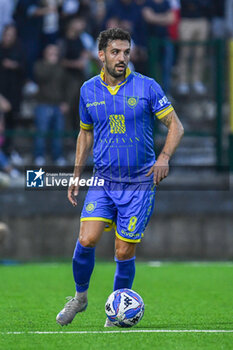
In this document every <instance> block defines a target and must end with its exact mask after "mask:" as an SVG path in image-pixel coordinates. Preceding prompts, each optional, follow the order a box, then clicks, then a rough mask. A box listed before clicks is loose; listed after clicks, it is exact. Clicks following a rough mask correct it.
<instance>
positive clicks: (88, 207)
mask: <svg viewBox="0 0 233 350" xmlns="http://www.w3.org/2000/svg"><path fill="white" fill-rule="evenodd" d="M96 206H97V202H90V203H87V205H86V207H85V210H86V212H87V213H89V214H90V213H92V212H93V211H94V210H95V208H96Z"/></svg>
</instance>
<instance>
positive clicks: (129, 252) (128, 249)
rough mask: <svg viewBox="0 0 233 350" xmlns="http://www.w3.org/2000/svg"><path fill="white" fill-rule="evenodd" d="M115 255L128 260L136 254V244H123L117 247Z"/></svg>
mask: <svg viewBox="0 0 233 350" xmlns="http://www.w3.org/2000/svg"><path fill="white" fill-rule="evenodd" d="M115 256H116V258H117V260H128V259H131V258H133V257H134V256H135V245H122V246H119V247H116V249H115Z"/></svg>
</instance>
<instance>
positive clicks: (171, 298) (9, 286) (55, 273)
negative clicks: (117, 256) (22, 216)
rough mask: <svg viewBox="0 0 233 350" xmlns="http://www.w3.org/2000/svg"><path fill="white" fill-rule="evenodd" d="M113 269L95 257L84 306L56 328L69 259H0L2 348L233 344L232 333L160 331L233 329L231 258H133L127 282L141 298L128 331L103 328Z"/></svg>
mask: <svg viewBox="0 0 233 350" xmlns="http://www.w3.org/2000/svg"><path fill="white" fill-rule="evenodd" d="M114 269H115V266H114V264H113V263H103V262H97V264H96V266H95V270H94V273H93V278H92V280H91V285H90V290H89V306H88V308H87V310H86V312H84V313H82V314H78V315H77V316H76V318H75V319H74V321H73V322H72V324H70V325H69V326H67V327H63V328H62V327H60V326H59V325H57V324H56V322H55V318H56V314H57V313H58V312H59V311H60V310H61V309H62V307H63V305H64V303H65V296H69V295H73V293H74V284H73V279H72V270H71V264H66V263H58V264H22V265H17V266H0V312H1V315H0V349H1V350H14V349H17V350H21V349H23V350H30V349H35V350H40V349H45V350H50V349H51V350H53V349H54V350H55V349H56V350H57V349H64V350H68V349H79V350H92V349H93V350H100V349H101V350H103V349H108V350H109V349H111V350H117V349H119V350H125V349H129V350H131V349H133V350H134V349H135V350H139V349H140V350H141V349H142V350H143V349H148V350H153V349H158V350H196V349H198V350H200V349H208V350H218V349H224V350H225V349H226V350H231V349H233V333H232V332H225V333H220V332H219V333H218V332H213V333H207V332H203V333H195V332H191V333H187V332H177V333H175V332H161V330H170V331H172V330H173V331H174V330H179V331H182V330H228V331H231V330H233V288H232V277H233V264H230V263H211V264H208V263H206V264H189V263H164V264H161V266H159V267H156V266H150V265H149V264H148V263H139V262H138V263H137V273H136V279H135V283H134V286H133V289H134V290H135V291H137V292H138V293H139V294H140V295H141V296H142V297H143V299H144V302H145V315H144V317H143V319H142V321H141V322H140V323H139V324H138V325H137V326H135V327H133V328H131V329H130V330H129V331H130V332H128V333H115V334H114V333H112V331H119V330H122V329H120V328H117V327H116V328H115V327H114V328H111V329H105V328H104V327H103V325H104V322H105V312H104V304H105V301H106V299H107V297H108V295H109V294H110V293H111V291H112V284H113V276H114ZM131 330H132V331H133V330H137V331H139V332H137V333H134V332H131ZM141 330H142V331H151V330H157V331H159V332H156V333H150V332H140V331H141ZM35 331H41V332H47V331H50V332H61V331H63V332H71V331H76V332H79V331H88V332H89V333H81V334H67V333H65V334H64V333H52V334H34V333H33V332H35ZM94 331H96V333H91V332H94ZM103 331H107V332H108V331H111V332H110V333H108V334H106V333H102V332H103ZM7 332H21V333H20V334H12V333H10V334H7ZM30 332H32V333H30Z"/></svg>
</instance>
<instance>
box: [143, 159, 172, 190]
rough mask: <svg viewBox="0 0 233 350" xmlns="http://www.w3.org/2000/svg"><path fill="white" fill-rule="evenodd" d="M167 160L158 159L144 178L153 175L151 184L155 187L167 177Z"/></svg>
mask: <svg viewBox="0 0 233 350" xmlns="http://www.w3.org/2000/svg"><path fill="white" fill-rule="evenodd" d="M168 161H169V160H168V159H164V158H162V157H158V160H157V161H156V163H155V164H154V165H153V166H152V167H151V168H150V170H149V171H148V173H147V174H146V176H150V175H151V174H153V173H154V176H153V182H154V184H155V185H156V186H157V185H158V184H159V183H160V182H161V181H162V180H163V179H165V178H166V177H167V176H168V173H169V163H168Z"/></svg>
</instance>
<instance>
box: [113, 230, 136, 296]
mask: <svg viewBox="0 0 233 350" xmlns="http://www.w3.org/2000/svg"><path fill="white" fill-rule="evenodd" d="M136 246H137V244H136V243H131V242H126V241H123V240H121V239H119V238H118V237H116V240H115V261H116V272H115V277H114V287H113V290H117V289H121V288H129V289H131V287H132V285H133V280H134V276H135V253H136Z"/></svg>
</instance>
